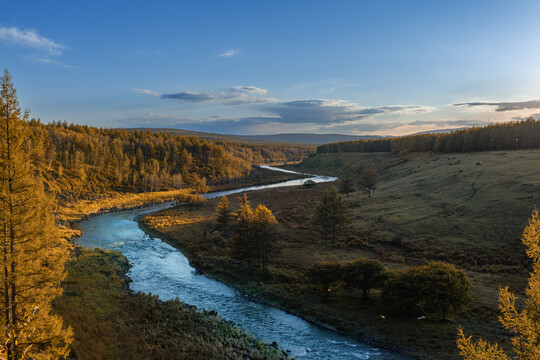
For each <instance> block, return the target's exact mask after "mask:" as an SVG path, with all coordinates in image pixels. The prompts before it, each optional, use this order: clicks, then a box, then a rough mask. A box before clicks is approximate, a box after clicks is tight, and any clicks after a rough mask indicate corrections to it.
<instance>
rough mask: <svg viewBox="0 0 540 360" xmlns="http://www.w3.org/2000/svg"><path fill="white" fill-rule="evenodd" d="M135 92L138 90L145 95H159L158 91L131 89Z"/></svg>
mask: <svg viewBox="0 0 540 360" xmlns="http://www.w3.org/2000/svg"><path fill="white" fill-rule="evenodd" d="M131 90H133V91H135V92H138V93H140V94H146V95H152V96H161V94H160V93H157V92H153V91H151V90H145V89H131Z"/></svg>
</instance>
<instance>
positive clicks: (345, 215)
mask: <svg viewBox="0 0 540 360" xmlns="http://www.w3.org/2000/svg"><path fill="white" fill-rule="evenodd" d="M313 223H314V225H315V227H316V229H317V231H318V232H319V233H320V234H321V235H322V237H323V238H324V245H325V246H326V245H328V241H329V240H330V241H331V242H334V241H335V240H336V237H337V236H339V235H340V234H341V233H343V231H344V230H345V229H346V227H347V225H348V224H349V223H350V214H349V209H348V207H347V204H346V203H345V200H343V198H342V197H341V195H339V194H338V192H337V190H336V188H335V187H333V188H332V189H331V190H325V191H324V193H323V195H322V197H321V200H320V201H319V204H318V205H317V208H316V209H315V216H314V218H313Z"/></svg>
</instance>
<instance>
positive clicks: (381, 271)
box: [343, 258, 389, 299]
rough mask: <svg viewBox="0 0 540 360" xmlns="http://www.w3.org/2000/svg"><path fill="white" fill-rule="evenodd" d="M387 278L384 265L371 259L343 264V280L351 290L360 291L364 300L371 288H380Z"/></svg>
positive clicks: (387, 274)
mask: <svg viewBox="0 0 540 360" xmlns="http://www.w3.org/2000/svg"><path fill="white" fill-rule="evenodd" d="M388 277H389V273H388V271H387V270H386V268H385V267H384V265H383V264H382V263H381V262H380V261H378V260H373V259H361V258H360V259H356V260H355V261H352V262H350V263H347V264H345V266H344V269H343V280H344V281H345V284H346V285H347V286H349V287H352V288H357V289H360V290H362V294H363V296H364V298H365V299H367V298H368V297H369V291H370V290H371V289H372V288H382V287H383V285H384V283H385V282H386V280H387V279H388Z"/></svg>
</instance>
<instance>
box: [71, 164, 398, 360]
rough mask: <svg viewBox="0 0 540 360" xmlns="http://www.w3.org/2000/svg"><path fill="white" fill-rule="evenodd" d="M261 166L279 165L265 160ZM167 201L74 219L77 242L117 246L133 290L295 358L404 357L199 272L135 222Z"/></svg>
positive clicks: (387, 359) (217, 194)
mask: <svg viewBox="0 0 540 360" xmlns="http://www.w3.org/2000/svg"><path fill="white" fill-rule="evenodd" d="M265 168H267V169H270V170H276V171H283V169H279V168H273V167H270V166H265ZM286 171H287V172H289V171H288V170H286ZM309 179H311V180H313V181H314V182H316V183H321V182H327V181H333V180H335V179H336V178H333V177H325V176H314V177H312V178H309ZM306 180H308V178H306V179H298V180H290V181H285V182H281V183H277V184H270V185H262V186H253V187H248V188H241V189H235V190H229V191H222V192H214V193H208V194H205V197H207V198H215V197H220V196H223V195H230V194H235V193H240V192H244V191H253V190H260V189H268V188H275V187H283V186H296V185H301V184H302V183H303V182H304V181H306ZM170 206H172V204H171V203H166V204H161V205H157V206H153V207H149V208H144V209H137V210H130V211H122V212H116V213H109V214H103V215H99V216H96V217H93V218H90V219H88V220H84V221H82V222H80V223H79V224H78V227H79V228H80V229H81V230H82V236H81V237H80V238H79V239H77V241H76V242H77V244H79V245H81V246H85V247H89V248H94V247H100V248H105V249H111V250H120V251H121V252H122V253H123V254H124V255H125V256H126V257H127V259H128V260H129V262H130V264H131V266H132V268H131V270H130V272H129V274H128V275H129V276H130V277H131V279H132V280H133V282H132V283H131V284H130V288H131V289H132V290H133V291H141V292H145V293H152V294H156V295H158V296H159V297H160V298H161V299H163V300H168V299H174V298H179V299H180V300H182V301H183V302H185V303H187V304H190V305H195V306H197V307H198V308H200V309H207V310H215V311H217V312H218V314H219V315H220V316H222V317H223V318H225V319H227V320H231V321H233V322H235V323H237V324H240V325H241V326H242V328H244V329H246V330H247V331H249V333H250V334H252V335H253V336H254V337H256V338H258V339H261V340H264V341H266V342H269V343H271V342H273V341H275V342H277V343H278V345H279V347H280V348H281V349H283V350H289V352H290V355H292V356H293V357H295V358H297V359H305V360H311V359H313V360H324V359H374V360H375V359H377V360H383V359H384V360H390V359H392V360H397V359H407V358H406V357H404V356H401V355H399V354H397V353H393V352H389V351H385V350H381V349H377V348H374V347H372V346H369V345H367V344H363V343H360V342H357V341H355V340H353V339H350V338H348V337H346V336H342V335H340V334H339V333H337V332H335V331H331V330H328V329H324V328H321V327H319V326H316V325H313V324H311V323H309V322H307V321H305V320H303V319H301V318H299V317H298V316H295V315H291V314H288V313H286V312H285V311H282V310H280V309H277V308H275V307H273V306H270V305H267V304H264V303H262V302H259V301H256V300H254V299H253V298H251V297H248V296H246V295H245V294H243V293H241V292H240V291H238V290H236V289H234V288H232V287H230V286H228V285H225V284H223V283H221V282H219V281H216V280H214V279H211V278H208V277H206V276H204V275H202V274H200V273H199V272H198V271H196V270H195V269H194V268H193V267H191V266H190V265H189V261H188V259H187V258H186V257H185V256H184V255H183V254H182V253H181V252H180V251H178V250H177V249H175V248H174V247H172V246H170V245H169V244H167V243H166V242H164V241H162V240H160V239H158V238H151V237H150V236H148V235H147V234H146V233H145V232H144V231H142V230H141V229H140V228H139V226H138V224H137V221H136V218H137V217H138V216H140V215H143V214H147V213H150V212H154V211H157V210H161V209H165V208H167V207H170Z"/></svg>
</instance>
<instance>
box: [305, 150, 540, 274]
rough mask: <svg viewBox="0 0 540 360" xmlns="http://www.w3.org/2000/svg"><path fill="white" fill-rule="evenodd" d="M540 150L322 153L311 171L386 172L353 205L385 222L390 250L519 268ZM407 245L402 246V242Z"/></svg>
mask: <svg viewBox="0 0 540 360" xmlns="http://www.w3.org/2000/svg"><path fill="white" fill-rule="evenodd" d="M539 156H540V150H523V151H507V152H485V153H474V154H467V153H465V154H445V155H437V154H427V153H417V154H409V155H406V156H400V155H391V154H389V153H371V154H368V153H341V154H340V153H336V154H317V155H315V156H312V157H310V158H309V159H307V160H305V161H304V162H303V163H302V164H301V165H300V168H301V169H302V170H303V171H316V172H322V173H328V174H338V175H343V174H345V173H346V172H347V171H350V172H351V173H352V174H353V177H358V175H359V174H360V173H361V172H362V170H363V169H364V168H367V167H374V168H376V169H377V170H378V171H379V183H378V186H377V190H376V191H375V193H374V195H373V196H372V198H369V199H368V198H367V197H366V196H365V195H364V194H363V193H362V192H360V191H356V192H354V193H352V194H351V196H350V197H349V199H348V200H349V204H350V206H351V208H352V210H353V212H354V215H355V224H356V226H358V227H362V228H370V229H377V230H378V231H379V232H380V233H381V234H382V235H383V239H384V241H387V242H389V244H393V245H392V249H391V250H389V251H388V252H387V254H386V255H385V256H386V257H389V256H396V257H397V259H400V260H401V261H405V260H407V261H408V260H411V259H418V260H422V259H425V258H429V259H434V258H436V259H441V260H444V261H448V262H453V263H457V264H458V265H460V266H462V267H466V268H469V269H476V270H479V269H485V270H486V271H487V270H489V271H498V270H497V269H499V270H500V271H503V269H504V271H513V272H517V271H520V270H521V269H522V266H521V265H522V262H523V260H524V259H525V255H524V251H523V247H522V245H521V243H520V241H519V238H520V235H521V231H522V230H523V228H524V226H525V225H526V223H527V219H528V217H529V216H530V214H531V211H532V210H533V209H534V208H535V207H540V183H539V182H538V179H540V163H539V160H538V159H539ZM398 245H399V246H398Z"/></svg>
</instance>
